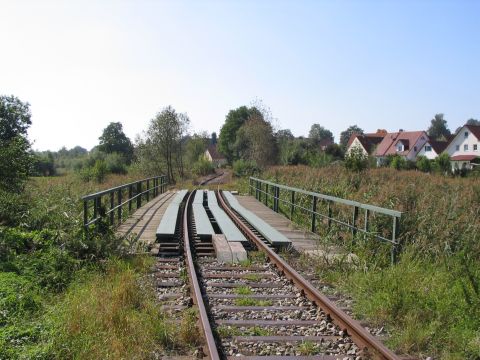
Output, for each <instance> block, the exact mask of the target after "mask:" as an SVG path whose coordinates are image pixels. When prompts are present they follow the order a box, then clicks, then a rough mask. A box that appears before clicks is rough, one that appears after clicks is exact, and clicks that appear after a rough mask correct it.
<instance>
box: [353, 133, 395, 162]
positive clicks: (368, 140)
mask: <svg viewBox="0 0 480 360" xmlns="http://www.w3.org/2000/svg"><path fill="white" fill-rule="evenodd" d="M385 135H387V132H386V131H385V130H378V131H377V132H376V133H368V134H355V133H354V134H352V135H351V136H350V139H348V143H347V151H346V153H347V154H349V153H350V151H352V149H354V148H359V149H360V150H361V151H362V152H363V153H364V154H365V155H367V156H368V155H371V154H372V153H373V151H374V150H375V148H376V146H377V145H378V144H380V143H381V142H382V140H383V138H384V137H385Z"/></svg>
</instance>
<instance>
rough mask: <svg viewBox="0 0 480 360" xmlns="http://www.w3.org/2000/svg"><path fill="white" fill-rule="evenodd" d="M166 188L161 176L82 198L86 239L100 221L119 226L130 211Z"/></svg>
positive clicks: (164, 180)
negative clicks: (125, 208) (124, 208)
mask: <svg viewBox="0 0 480 360" xmlns="http://www.w3.org/2000/svg"><path fill="white" fill-rule="evenodd" d="M166 188H167V180H166V177H165V175H161V176H154V177H151V178H148V179H142V180H138V181H135V182H132V183H129V184H124V185H120V186H117V187H114V188H111V189H107V190H103V191H99V192H97V193H94V194H89V195H85V196H83V197H82V200H83V227H84V230H85V233H86V236H87V237H88V234H89V231H90V227H92V226H98V225H99V224H100V220H101V219H104V220H107V219H108V222H109V224H110V226H115V225H120V224H121V223H122V222H123V220H124V218H125V217H126V216H128V215H130V214H131V212H132V210H136V209H138V208H140V207H141V206H142V205H143V204H142V203H143V201H144V200H145V201H146V202H148V201H150V199H153V198H154V197H156V196H157V195H158V194H162V193H164V192H165V190H166ZM124 206H128V212H125V211H124V210H123V207H124ZM115 219H116V221H115Z"/></svg>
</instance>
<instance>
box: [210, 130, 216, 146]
mask: <svg viewBox="0 0 480 360" xmlns="http://www.w3.org/2000/svg"><path fill="white" fill-rule="evenodd" d="M210 144H212V145H216V144H217V133H216V132H215V131H214V132H212V137H211V139H210Z"/></svg>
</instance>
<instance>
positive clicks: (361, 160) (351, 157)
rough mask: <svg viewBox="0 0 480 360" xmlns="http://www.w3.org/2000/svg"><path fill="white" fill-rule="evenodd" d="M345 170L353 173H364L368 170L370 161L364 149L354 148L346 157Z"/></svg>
mask: <svg viewBox="0 0 480 360" xmlns="http://www.w3.org/2000/svg"><path fill="white" fill-rule="evenodd" d="M344 164H345V168H347V169H348V170H351V171H357V172H359V171H363V170H365V169H367V168H368V165H369V160H368V155H366V154H365V153H364V152H363V151H362V149H360V148H358V147H354V148H352V149H351V150H350V152H348V153H347V155H345V162H344Z"/></svg>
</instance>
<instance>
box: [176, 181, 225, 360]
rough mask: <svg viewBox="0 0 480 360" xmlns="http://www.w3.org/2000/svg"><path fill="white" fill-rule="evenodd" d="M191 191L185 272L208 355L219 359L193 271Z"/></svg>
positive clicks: (185, 230) (185, 215) (185, 234)
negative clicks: (190, 230)
mask: <svg viewBox="0 0 480 360" xmlns="http://www.w3.org/2000/svg"><path fill="white" fill-rule="evenodd" d="M193 193H194V192H193V191H192V192H190V194H189V196H188V198H187V202H186V204H185V209H184V211H183V241H184V251H185V257H186V260H187V261H186V263H187V272H188V277H189V279H190V292H191V295H192V299H193V303H194V304H195V305H197V307H198V313H199V316H200V325H201V327H202V329H203V332H204V336H205V340H206V342H207V350H208V356H209V357H210V359H211V360H220V355H219V353H218V349H217V345H216V343H215V339H214V337H213V332H212V328H211V326H210V321H209V319H208V314H207V309H206V307H205V303H204V302H203V296H202V291H201V289H200V283H199V281H198V277H197V273H196V271H195V264H194V263H193V256H192V251H191V247H190V234H189V232H188V210H189V206H190V202H191V199H192V195H193Z"/></svg>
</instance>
